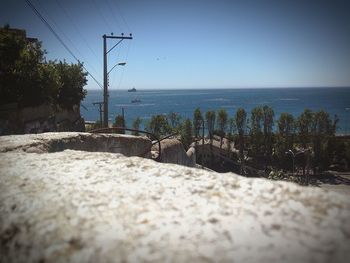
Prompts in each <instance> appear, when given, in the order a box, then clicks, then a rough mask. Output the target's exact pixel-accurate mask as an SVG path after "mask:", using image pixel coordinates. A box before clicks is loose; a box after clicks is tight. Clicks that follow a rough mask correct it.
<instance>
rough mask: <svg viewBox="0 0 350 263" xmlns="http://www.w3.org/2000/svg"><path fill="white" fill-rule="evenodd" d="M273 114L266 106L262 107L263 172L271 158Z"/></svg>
mask: <svg viewBox="0 0 350 263" xmlns="http://www.w3.org/2000/svg"><path fill="white" fill-rule="evenodd" d="M274 115H275V113H274V111H273V109H272V108H271V107H269V106H267V105H265V106H264V107H263V124H264V145H263V149H264V150H263V152H264V159H265V170H266V169H267V165H268V164H270V163H271V157H272V146H273V141H272V136H273V134H272V128H273V125H274V122H273V117H274Z"/></svg>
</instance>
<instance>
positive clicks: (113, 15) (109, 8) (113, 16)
mask: <svg viewBox="0 0 350 263" xmlns="http://www.w3.org/2000/svg"><path fill="white" fill-rule="evenodd" d="M105 2H106V3H107V5H108V10H109V11H110V13H111V15H112V18H113V19H114V22H115V24H116V25H117V27H118V29H119V30H120V31H123V29H122V28H121V26H120V25H119V21H118V19H117V17H116V16H115V14H114V12H113V10H112V9H113V6H111V5H110V3H109V1H108V0H106V1H105Z"/></svg>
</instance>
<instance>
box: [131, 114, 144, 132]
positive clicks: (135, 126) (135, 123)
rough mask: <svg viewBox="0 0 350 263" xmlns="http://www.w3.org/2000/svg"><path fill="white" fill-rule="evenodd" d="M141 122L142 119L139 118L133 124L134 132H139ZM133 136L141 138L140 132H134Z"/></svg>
mask: <svg viewBox="0 0 350 263" xmlns="http://www.w3.org/2000/svg"><path fill="white" fill-rule="evenodd" d="M141 122H142V120H141V118H140V117H137V118H136V119H135V120H134V121H133V123H132V128H133V129H134V130H139V129H140V124H141ZM132 134H133V135H135V136H139V132H138V131H134V132H132Z"/></svg>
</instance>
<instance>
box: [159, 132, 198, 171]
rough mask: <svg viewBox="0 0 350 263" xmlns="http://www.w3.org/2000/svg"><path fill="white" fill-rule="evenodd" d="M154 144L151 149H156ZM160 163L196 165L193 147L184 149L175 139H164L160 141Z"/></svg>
mask: <svg viewBox="0 0 350 263" xmlns="http://www.w3.org/2000/svg"><path fill="white" fill-rule="evenodd" d="M157 146H158V145H157V144H155V145H154V146H153V149H155V150H158V147H157ZM160 161H161V162H162V163H174V164H181V165H185V166H189V167H194V166H195V165H196V156H195V151H194V149H191V150H189V151H187V153H186V151H185V149H184V147H183V145H182V143H181V142H180V141H179V140H177V139H165V140H162V141H161V158H160Z"/></svg>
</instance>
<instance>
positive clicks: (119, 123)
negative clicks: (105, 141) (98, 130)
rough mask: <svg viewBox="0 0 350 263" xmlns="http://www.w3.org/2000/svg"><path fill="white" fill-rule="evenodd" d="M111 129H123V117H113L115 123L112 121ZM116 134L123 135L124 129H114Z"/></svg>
mask: <svg viewBox="0 0 350 263" xmlns="http://www.w3.org/2000/svg"><path fill="white" fill-rule="evenodd" d="M113 127H123V128H125V119H124V116H123V115H117V116H116V117H115V121H114V124H113ZM116 133H119V134H125V130H124V129H116Z"/></svg>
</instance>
